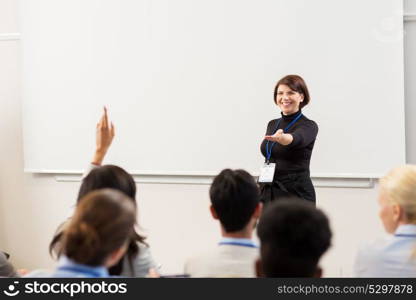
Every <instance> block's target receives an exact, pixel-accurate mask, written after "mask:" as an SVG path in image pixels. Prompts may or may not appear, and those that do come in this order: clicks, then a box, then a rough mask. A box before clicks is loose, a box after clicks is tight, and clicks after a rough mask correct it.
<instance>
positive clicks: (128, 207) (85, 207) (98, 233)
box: [27, 189, 136, 277]
mask: <svg viewBox="0 0 416 300" xmlns="http://www.w3.org/2000/svg"><path fill="white" fill-rule="evenodd" d="M135 222H136V207H135V205H134V203H133V201H132V200H131V199H129V197H127V196H126V195H125V194H123V193H121V192H118V191H116V190H111V189H102V190H96V191H94V192H91V193H89V194H88V195H86V196H85V197H83V198H82V199H81V201H80V202H79V204H78V205H77V207H76V210H75V213H74V215H73V216H72V218H71V219H70V221H69V223H68V224H67V225H66V226H65V229H64V230H63V231H62V235H61V236H62V240H61V251H62V255H61V256H60V258H59V262H58V267H57V269H56V270H55V271H54V272H53V273H52V274H51V276H50V277H110V274H109V273H108V270H107V269H108V268H110V267H112V266H114V265H115V264H117V262H118V261H119V260H120V259H121V258H122V257H123V255H124V254H125V252H126V251H127V249H128V246H129V242H130V237H131V236H132V235H133V234H134V224H135ZM27 277H31V274H28V275H27Z"/></svg>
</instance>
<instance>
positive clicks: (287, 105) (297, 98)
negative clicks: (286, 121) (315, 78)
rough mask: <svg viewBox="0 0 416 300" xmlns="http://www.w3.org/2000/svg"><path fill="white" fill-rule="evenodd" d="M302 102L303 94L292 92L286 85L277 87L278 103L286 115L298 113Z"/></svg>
mask: <svg viewBox="0 0 416 300" xmlns="http://www.w3.org/2000/svg"><path fill="white" fill-rule="evenodd" d="M302 101H303V94H301V93H298V92H296V91H294V90H292V89H291V88H290V87H288V86H287V85H286V84H280V85H279V86H278V87H277V95H276V103H277V105H278V106H279V108H280V110H281V111H282V113H283V114H284V115H290V114H294V113H295V112H297V111H298V110H299V105H300V103H301V102H302Z"/></svg>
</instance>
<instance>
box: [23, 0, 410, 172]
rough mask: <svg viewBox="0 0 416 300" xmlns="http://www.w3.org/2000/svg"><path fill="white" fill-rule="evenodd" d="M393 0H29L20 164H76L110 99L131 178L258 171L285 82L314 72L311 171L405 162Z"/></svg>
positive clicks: (118, 152)
mask: <svg viewBox="0 0 416 300" xmlns="http://www.w3.org/2000/svg"><path fill="white" fill-rule="evenodd" d="M402 10H403V9H402V3H401V1H397V0H345V1H341V0H339V1H333V0H314V1H310V0H226V1H224V0H210V1H208V0H204V1H195V0H175V1H170V0H123V1H119V0H37V1H31V0H21V1H20V21H21V34H22V35H21V36H22V77H23V78H22V99H23V137H24V160H25V163H24V167H25V171H27V172H51V173H76V172H80V171H81V170H82V169H83V168H84V167H85V164H86V163H87V162H88V161H89V159H90V158H91V156H92V152H93V150H94V143H95V139H94V135H95V124H96V122H97V120H98V119H99V117H100V114H101V110H102V106H103V105H106V106H108V108H109V111H110V116H111V119H112V120H113V122H114V123H115V126H116V131H117V136H116V138H115V140H114V142H113V146H112V148H111V150H110V152H109V154H108V157H107V160H106V161H107V162H113V163H116V164H119V165H121V166H123V167H125V168H127V169H128V170H129V171H131V172H132V173H135V174H167V175H214V174H216V173H218V172H219V171H220V170H221V169H223V168H244V169H247V170H248V171H249V172H251V173H252V174H258V170H259V167H260V165H261V164H262V161H263V157H262V155H261V154H260V150H259V146H260V143H261V141H262V138H263V136H264V133H265V130H266V125H267V123H268V121H269V120H271V119H275V118H277V117H279V116H280V112H279V110H278V108H277V107H276V106H275V104H274V102H273V96H272V95H273V89H274V85H275V83H276V81H277V80H278V79H280V78H281V77H283V76H284V75H287V74H299V75H301V76H302V77H304V79H305V80H306V82H307V84H308V87H309V89H310V93H311V99H312V100H311V103H310V105H308V106H307V107H306V108H305V109H304V114H305V115H306V116H307V117H309V118H310V119H312V120H315V121H316V122H317V123H318V125H319V134H318V138H317V141H316V144H315V148H314V152H313V155H312V161H311V172H312V174H313V175H314V176H323V177H325V176H329V177H331V176H335V177H336V176H345V177H351V176H352V177H366V176H369V177H377V176H379V175H381V174H383V173H385V172H386V171H387V170H388V169H390V168H391V167H392V166H395V165H398V164H402V163H404V162H405V135H404V134H405V132H404V89H403V82H404V79H403V77H404V75H403V11H402Z"/></svg>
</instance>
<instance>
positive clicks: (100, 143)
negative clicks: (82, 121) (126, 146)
mask: <svg viewBox="0 0 416 300" xmlns="http://www.w3.org/2000/svg"><path fill="white" fill-rule="evenodd" d="M114 135H115V130H114V125H113V123H109V121H108V113H107V108H106V107H104V112H103V115H102V116H101V119H100V121H99V122H98V123H97V130H96V135H95V139H96V148H95V152H94V156H93V159H92V161H91V163H92V164H94V165H97V166H100V165H101V164H102V162H103V160H104V157H105V155H106V154H107V151H108V149H109V148H110V146H111V143H112V141H113V138H114Z"/></svg>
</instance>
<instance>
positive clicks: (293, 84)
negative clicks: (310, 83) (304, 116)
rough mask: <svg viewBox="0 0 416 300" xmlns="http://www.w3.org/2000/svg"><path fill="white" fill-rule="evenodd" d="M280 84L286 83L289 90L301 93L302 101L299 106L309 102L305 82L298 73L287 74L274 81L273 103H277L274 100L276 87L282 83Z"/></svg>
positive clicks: (301, 106)
mask: <svg viewBox="0 0 416 300" xmlns="http://www.w3.org/2000/svg"><path fill="white" fill-rule="evenodd" d="M282 84H284V85H287V86H288V87H289V88H290V89H291V90H293V91H295V92H298V93H299V94H302V95H303V101H302V102H301V103H300V104H299V107H300V108H303V107H304V106H306V105H307V104H308V103H309V101H310V96H309V91H308V87H307V86H306V83H305V81H304V80H303V78H302V77H300V76H299V75H287V76H285V77H283V78H282V79H280V80H279V81H278V82H277V83H276V86H275V87H274V97H273V100H274V103H276V104H277V102H276V96H277V89H278V88H279V85H282Z"/></svg>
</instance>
